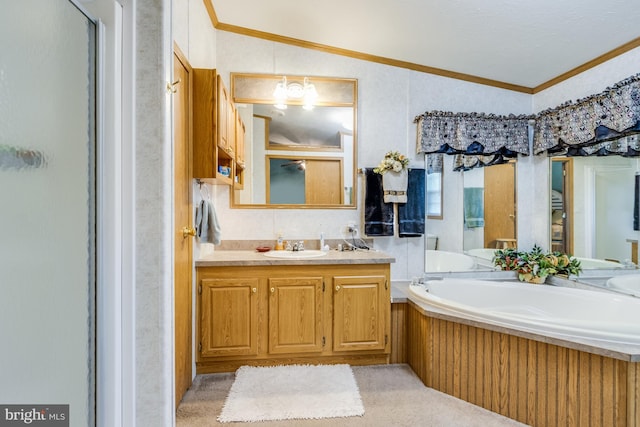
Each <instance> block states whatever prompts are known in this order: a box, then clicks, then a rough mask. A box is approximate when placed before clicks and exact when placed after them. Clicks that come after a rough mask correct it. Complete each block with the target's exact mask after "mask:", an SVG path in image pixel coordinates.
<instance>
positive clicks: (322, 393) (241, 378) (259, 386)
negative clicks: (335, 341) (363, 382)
mask: <svg viewBox="0 0 640 427" xmlns="http://www.w3.org/2000/svg"><path fill="white" fill-rule="evenodd" d="M362 415H364V406H362V399H361V398H360V391H359V390H358V384H357V383H356V380H355V377H354V376H353V371H352V370H351V367H350V366H349V365H289V366H272V367H251V366H242V367H241V368H240V369H238V370H237V371H236V379H235V381H234V383H233V385H232V386H231V390H230V391H229V395H228V396H227V400H226V401H225V403H224V406H223V407H222V412H221V413H220V415H219V416H218V421H220V422H223V423H227V422H233V421H243V422H247V421H248V422H251V421H272V420H290V419H310V418H334V417H352V416H362Z"/></svg>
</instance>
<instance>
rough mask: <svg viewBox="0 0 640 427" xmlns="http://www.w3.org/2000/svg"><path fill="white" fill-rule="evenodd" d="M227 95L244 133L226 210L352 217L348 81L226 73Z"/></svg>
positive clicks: (352, 119) (352, 99) (353, 108)
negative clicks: (238, 178) (346, 213)
mask: <svg viewBox="0 0 640 427" xmlns="http://www.w3.org/2000/svg"><path fill="white" fill-rule="evenodd" d="M231 94H232V98H233V101H234V102H235V104H236V107H237V111H238V114H240V116H241V117H242V120H243V122H244V123H245V126H246V133H245V141H246V143H245V150H246V151H245V172H244V181H243V183H242V187H241V188H240V186H234V189H233V197H232V198H231V204H232V207H238V208H274V207H277V208H296V209H298V208H331V209H339V208H351V209H355V207H356V197H355V195H356V194H357V190H356V186H357V180H356V176H355V171H356V162H357V159H356V150H357V139H356V129H357V126H356V120H357V119H356V118H357V81H356V80H355V79H346V78H330V77H314V76H283V75H264V74H242V73H232V74H231Z"/></svg>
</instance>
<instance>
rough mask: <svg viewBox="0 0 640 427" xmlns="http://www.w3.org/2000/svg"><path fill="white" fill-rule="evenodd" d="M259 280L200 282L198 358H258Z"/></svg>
mask: <svg viewBox="0 0 640 427" xmlns="http://www.w3.org/2000/svg"><path fill="white" fill-rule="evenodd" d="M258 287H259V284H258V279H257V278H237V279H203V280H202V281H201V283H200V284H199V285H198V293H199V313H200V315H199V317H200V319H199V337H200V340H199V344H198V346H199V348H200V358H202V357H215V356H238V355H245V356H250V355H256V354H258Z"/></svg>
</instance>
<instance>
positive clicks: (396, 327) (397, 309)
mask: <svg viewBox="0 0 640 427" xmlns="http://www.w3.org/2000/svg"><path fill="white" fill-rule="evenodd" d="M408 311H409V304H407V303H406V302H402V303H393V304H391V354H390V355H389V363H407V362H408V360H407V312H408Z"/></svg>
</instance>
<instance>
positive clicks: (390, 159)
mask: <svg viewBox="0 0 640 427" xmlns="http://www.w3.org/2000/svg"><path fill="white" fill-rule="evenodd" d="M408 165H409V159H408V158H407V156H405V155H404V154H400V153H399V152H397V151H388V152H387V154H385V155H384V159H382V161H381V162H380V164H379V165H378V166H377V167H375V168H373V171H374V172H375V173H379V174H380V175H382V174H383V173H385V172H387V171H394V172H401V171H402V170H403V169H405V168H406V167H407V166H408Z"/></svg>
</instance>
